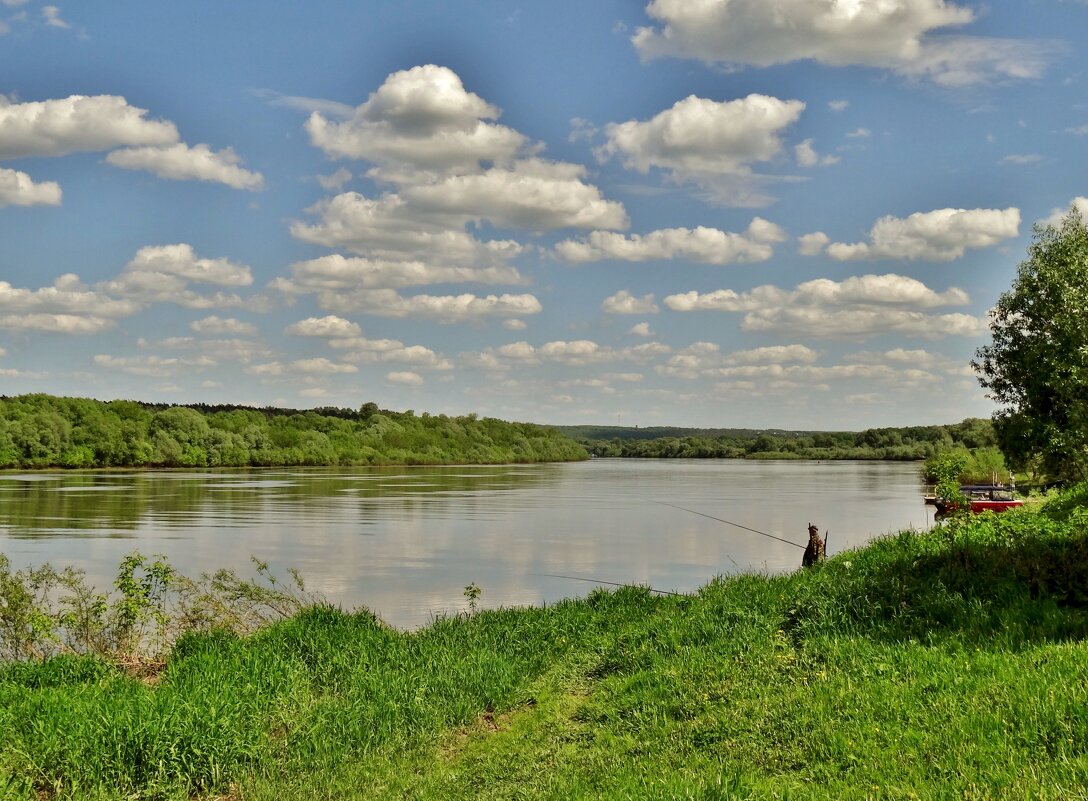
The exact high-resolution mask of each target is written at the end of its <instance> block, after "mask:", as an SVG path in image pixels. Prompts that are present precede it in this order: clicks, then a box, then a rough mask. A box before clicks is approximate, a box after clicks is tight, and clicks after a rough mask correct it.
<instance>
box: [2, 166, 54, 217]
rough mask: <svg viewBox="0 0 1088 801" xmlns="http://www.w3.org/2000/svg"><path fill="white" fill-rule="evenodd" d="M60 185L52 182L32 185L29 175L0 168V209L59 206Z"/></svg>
mask: <svg viewBox="0 0 1088 801" xmlns="http://www.w3.org/2000/svg"><path fill="white" fill-rule="evenodd" d="M60 201H61V189H60V184H58V183H55V182H54V181H43V182H42V183H37V184H36V183H34V181H33V180H32V179H31V177H30V176H29V175H27V174H26V173H25V172H19V171H18V170H9V169H5V168H3V167H0V207H3V206H59V205H60Z"/></svg>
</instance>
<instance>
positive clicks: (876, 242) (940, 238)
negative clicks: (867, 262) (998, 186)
mask: <svg viewBox="0 0 1088 801" xmlns="http://www.w3.org/2000/svg"><path fill="white" fill-rule="evenodd" d="M1019 231H1020V209H1018V208H1015V207H1010V208H1007V209H936V210H934V211H927V212H916V213H914V214H911V215H910V216H909V217H906V218H899V217H893V216H891V215H888V216H885V217H881V218H880V219H879V220H877V221H876V223H874V224H873V227H872V230H870V232H869V242H855V243H853V244H848V243H844V242H833V243H831V244H829V245H828V246H827V255H829V256H830V257H831V258H833V259H836V260H837V261H859V260H864V259H897V260H901V261H904V260H905V261H916V260H918V259H922V260H925V261H952V260H953V259H958V258H960V257H961V256H963V254H964V253H965V252H966V251H967V249H968V248H985V247H992V246H993V245H996V244H998V243H999V242H1002V241H1004V240H1006V239H1010V238H1012V237H1014V236H1017V235H1018V234H1019Z"/></svg>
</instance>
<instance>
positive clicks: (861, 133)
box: [846, 128, 873, 139]
mask: <svg viewBox="0 0 1088 801" xmlns="http://www.w3.org/2000/svg"><path fill="white" fill-rule="evenodd" d="M872 135H873V132H872V131H870V130H869V129H868V128H858V129H857V130H854V131H850V132H849V133H848V134H846V136H847V138H848V139H865V138H867V137H870V136H872Z"/></svg>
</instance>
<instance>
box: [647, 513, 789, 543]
mask: <svg viewBox="0 0 1088 801" xmlns="http://www.w3.org/2000/svg"><path fill="white" fill-rule="evenodd" d="M654 503H659V504H661V505H662V506H671V507H672V508H673V509H679V510H680V511H681V512H691V513H692V514H693V515H699V516H700V517H708V518H710V519H711V520H717V521H718V522H719V523H725V524H726V525H729V526H736V527H737V528H742V529H744V530H745V531H751V532H752V533H753V534H758V535H759V536H761V537H769V538H770V539H772V540H778V541H779V542H784V543H786V545H792V546H793V547H794V548H800V549H801V550H804V549H805V547H806V546H804V545H798V544H797V543H796V542H790V541H789V540H784V539H782V538H781V537H776V536H775V535H774V534H768V533H767V532H766V531H759V530H757V529H754V528H748V526H742V525H741V524H740V523H734V522H733V521H732V520H723V519H722V518H720V517H714V515H708V514H705V513H703V512H696V511H695V510H694V509H687V508H685V507H683V506H677V505H676V504H674V503H665V502H664V501H654Z"/></svg>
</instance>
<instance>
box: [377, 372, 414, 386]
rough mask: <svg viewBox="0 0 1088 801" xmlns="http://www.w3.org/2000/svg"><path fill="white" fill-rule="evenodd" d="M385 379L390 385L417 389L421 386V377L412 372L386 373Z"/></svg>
mask: <svg viewBox="0 0 1088 801" xmlns="http://www.w3.org/2000/svg"><path fill="white" fill-rule="evenodd" d="M385 378H386V380H387V381H389V383H391V384H403V385H405V386H410V387H418V386H422V384H423V376H421V375H420V374H419V373H412V372H394V373H386V374H385Z"/></svg>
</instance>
